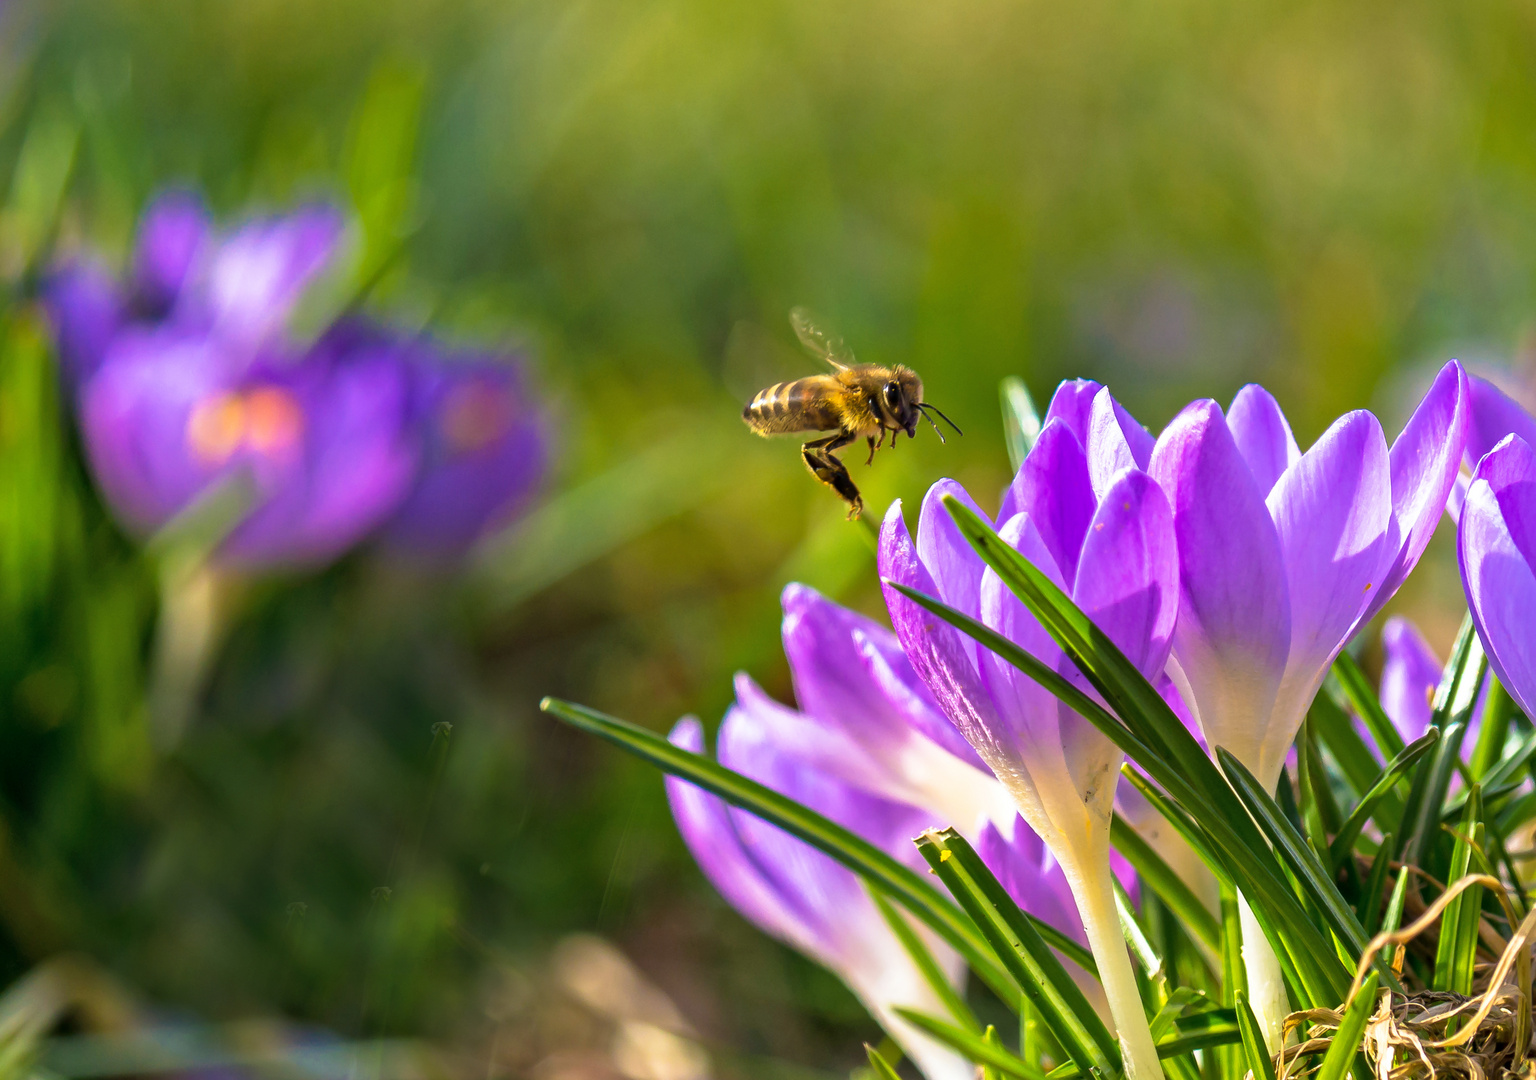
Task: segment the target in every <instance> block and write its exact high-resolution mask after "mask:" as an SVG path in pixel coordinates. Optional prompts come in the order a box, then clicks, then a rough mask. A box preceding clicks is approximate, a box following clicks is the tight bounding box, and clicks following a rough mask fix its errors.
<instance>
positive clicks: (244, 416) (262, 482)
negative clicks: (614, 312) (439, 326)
mask: <svg viewBox="0 0 1536 1080" xmlns="http://www.w3.org/2000/svg"><path fill="white" fill-rule="evenodd" d="M345 237H346V222H345V220H344V218H343V216H342V215H341V213H340V212H339V211H337V210H336V209H334V208H332V207H329V206H309V207H303V208H300V209H298V210H295V211H293V212H291V213H288V214H283V215H275V216H269V217H257V218H252V219H249V220H247V221H245V222H243V223H241V224H239V225H237V226H236V227H234V228H233V229H231V230H228V231H221V230H219V229H217V228H216V227H215V226H214V224H213V222H212V220H211V219H210V217H209V214H208V213H207V211H206V210H205V208H204V207H203V205H202V203H201V201H200V200H198V199H197V198H196V197H195V196H193V195H191V194H188V193H185V192H172V193H170V194H167V195H164V196H162V197H161V198H160V199H158V200H157V201H156V202H155V203H154V204H153V205H152V206H151V207H150V208H149V210H148V211H147V212H146V213H145V215H144V218H143V220H142V222H141V223H140V228H139V236H138V242H137V245H136V247H135V250H134V252H133V257H132V260H131V265H130V268H129V270H128V271H127V273H126V274H124V275H122V276H121V277H119V276H115V275H113V274H111V273H110V272H109V271H108V270H107V269H105V267H104V266H103V265H102V264H101V263H100V262H99V261H98V260H96V259H94V258H91V257H84V258H81V259H78V260H76V261H74V262H72V263H70V264H68V265H65V266H63V267H62V268H60V269H59V270H57V271H56V272H55V273H54V274H53V275H52V276H51V279H50V280H49V281H48V282H47V284H46V286H45V290H44V303H45V306H46V308H47V310H48V313H49V315H50V318H51V321H52V323H53V325H54V328H55V334H56V338H57V342H58V349H59V356H60V366H61V371H62V373H63V376H64V379H65V381H66V383H67V385H68V387H69V391H70V397H71V399H72V401H73V402H74V405H75V410H76V415H77V418H78V424H79V429H80V433H81V437H82V442H83V444H84V448H85V453H86V456H87V459H88V461H89V464H90V467H91V472H92V474H93V475H94V477H95V479H96V482H97V484H98V486H99V487H100V489H101V492H102V494H103V496H104V497H105V499H106V502H107V504H108V505H109V506H110V508H111V509H112V511H113V513H114V514H115V515H116V517H117V518H118V520H119V521H120V522H121V523H122V524H123V526H124V527H125V528H126V529H127V530H128V531H129V532H130V533H132V534H133V535H134V536H136V537H138V538H141V539H144V540H150V539H152V538H156V537H162V536H165V535H167V534H172V535H175V536H176V537H177V538H178V540H177V542H176V543H175V544H166V545H163V546H165V547H167V548H171V547H179V548H180V549H181V550H182V551H185V552H191V553H192V554H187V555H184V556H183V555H173V556H172V557H168V558H167V559H166V560H165V573H164V574H163V579H164V580H163V584H164V587H163V589H162V598H163V602H162V610H161V621H160V632H159V645H158V647H157V661H156V674H155V676H154V684H155V688H154V690H153V692H152V697H153V712H154V714H155V716H156V718H157V728H158V729H159V738H160V741H161V742H163V743H169V742H173V741H175V739H176V738H177V737H178V736H179V733H180V731H181V729H182V727H183V726H184V724H185V722H186V719H187V713H188V711H189V708H190V702H191V698H192V697H193V695H194V694H195V693H196V689H197V687H198V684H199V682H200V680H201V676H202V673H203V672H204V671H205V670H206V666H207V663H208V660H209V659H210V657H211V655H212V651H213V648H214V646H215V644H216V642H217V639H218V631H219V627H220V624H221V622H222V621H223V620H222V617H221V607H222V605H221V603H220V596H221V595H222V594H224V593H225V592H227V590H226V589H224V588H223V587H222V586H223V585H224V584H225V583H227V580H228V579H229V578H230V577H232V576H245V575H251V574H254V573H261V572H266V571H270V570H274V569H289V568H306V567H314V566H319V565H323V564H325V563H328V562H330V561H332V560H334V559H336V558H338V557H339V556H341V555H343V554H344V553H346V552H347V551H349V550H352V549H353V548H355V547H357V546H358V545H359V544H362V543H364V542H365V541H369V540H372V539H374V538H378V539H379V540H380V541H381V542H382V543H384V544H386V545H387V546H389V547H390V548H392V549H394V550H396V551H400V552H405V553H409V554H410V555H412V556H416V557H423V558H426V559H429V560H432V561H434V562H441V561H442V560H443V559H444V558H445V557H447V558H449V559H451V558H452V557H454V556H457V555H460V554H462V553H464V552H465V551H466V550H468V549H469V548H470V547H471V546H472V545H473V544H474V543H475V542H476V541H477V540H479V539H481V538H482V537H484V536H485V535H487V534H488V533H489V532H491V531H493V530H495V529H497V528H498V527H501V526H504V525H506V524H508V523H510V522H511V521H512V520H513V519H514V518H515V516H516V515H517V514H518V513H519V511H521V510H522V509H523V508H524V507H526V506H527V505H528V502H529V500H530V498H531V496H532V495H533V493H534V492H535V491H536V489H537V488H538V486H539V484H540V483H541V481H542V479H543V477H544V474H545V470H546V467H547V458H548V447H547V444H548V435H547V432H546V423H545V420H544V415H543V410H542V408H541V407H540V405H539V404H538V402H537V401H536V400H535V399H534V398H533V396H532V395H531V394H530V393H529V392H528V390H527V388H526V385H525V381H524V378H523V375H522V372H521V371H520V365H519V362H518V360H517V359H516V358H515V357H513V356H510V355H499V354H489V353H478V352H477V353H465V352H463V351H461V350H458V349H455V348H452V347H449V346H446V345H444V344H443V343H442V342H440V341H437V340H435V339H433V338H430V337H427V336H424V335H422V334H419V333H414V332H413V333H403V332H399V331H396V330H394V329H392V328H390V327H388V326H386V325H383V324H381V323H378V322H376V321H373V320H371V319H368V318H365V317H363V316H359V315H348V316H346V317H344V318H340V319H338V320H336V321H334V322H332V323H331V324H330V325H326V326H322V327H320V328H319V330H318V331H317V332H314V333H312V334H307V335H306V334H301V333H300V332H299V331H298V330H297V329H296V323H297V322H299V321H300V320H298V319H297V318H296V313H297V312H299V311H301V310H303V309H304V307H305V305H306V304H309V303H311V302H312V301H314V300H315V299H316V296H317V287H318V286H320V285H321V284H322V283H323V282H325V281H326V280H327V275H334V274H335V273H336V272H337V270H338V266H339V264H340V263H341V262H342V259H341V254H342V249H343V246H344V240H345ZM322 291H323V290H322ZM314 306H320V305H314Z"/></svg>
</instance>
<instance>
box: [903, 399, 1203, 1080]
mask: <svg viewBox="0 0 1536 1080" xmlns="http://www.w3.org/2000/svg"><path fill="white" fill-rule="evenodd" d="M1150 444H1151V439H1150V437H1149V436H1148V435H1147V434H1146V432H1145V431H1143V430H1141V428H1140V427H1139V426H1138V425H1136V423H1135V422H1134V421H1133V420H1132V419H1131V418H1130V417H1129V415H1128V414H1127V413H1126V412H1125V411H1124V410H1123V409H1122V408H1120V407H1119V406H1118V404H1117V403H1116V402H1115V401H1114V399H1113V398H1112V397H1111V396H1110V394H1109V392H1108V391H1107V390H1105V389H1103V388H1101V387H1098V386H1096V385H1095V384H1091V383H1084V382H1079V383H1067V384H1063V386H1062V387H1061V388H1060V389H1059V390H1058V391H1057V393H1056V395H1055V397H1054V398H1053V400H1052V402H1051V406H1050V408H1049V409H1048V410H1047V413H1046V417H1045V423H1044V426H1043V427H1042V429H1041V432H1040V436H1039V438H1038V440H1037V441H1036V443H1035V445H1034V447H1033V448H1032V449H1031V450H1030V452H1029V454H1028V456H1027V457H1026V458H1025V460H1024V462H1023V464H1022V465H1021V467H1020V469H1019V473H1018V475H1017V476H1016V477H1015V478H1014V481H1013V484H1012V485H1011V486H1010V488H1009V489H1008V491H1007V493H1006V494H1005V495H1004V497H1003V503H1002V510H1001V511H1000V513H999V519H1000V520H999V529H998V532H999V534H1000V535H1001V536H1002V538H1003V539H1004V540H1005V541H1006V542H1008V543H1009V544H1011V545H1013V546H1014V547H1015V548H1017V549H1018V550H1019V551H1020V552H1021V553H1022V554H1023V555H1024V556H1025V557H1026V558H1027V559H1029V560H1030V561H1031V562H1032V563H1034V564H1035V565H1036V566H1037V567H1039V568H1040V569H1041V570H1043V571H1045V573H1047V574H1048V575H1050V577H1051V578H1053V579H1054V580H1055V582H1056V583H1057V584H1058V585H1059V586H1060V587H1061V588H1062V589H1063V590H1064V591H1065V592H1066V593H1067V594H1068V595H1070V596H1071V597H1072V598H1073V599H1074V600H1075V601H1076V603H1077V604H1078V606H1079V607H1081V608H1082V609H1083V610H1084V611H1085V612H1086V613H1087V614H1088V616H1089V617H1090V618H1092V619H1093V620H1094V621H1095V622H1096V623H1097V624H1098V625H1099V627H1100V628H1101V629H1102V630H1104V632H1105V633H1107V634H1108V635H1109V636H1110V637H1111V638H1112V639H1113V640H1114V641H1115V643H1116V644H1117V645H1119V646H1120V648H1121V649H1122V650H1123V651H1124V652H1125V653H1126V655H1127V656H1128V657H1129V658H1130V659H1131V660H1132V662H1133V663H1135V664H1136V665H1137V667H1138V668H1140V669H1141V671H1142V672H1143V674H1145V675H1146V676H1147V677H1148V678H1150V679H1154V680H1155V679H1159V678H1160V677H1161V675H1162V671H1163V667H1164V665H1165V664H1166V662H1167V659H1168V650H1169V646H1170V643H1171V637H1172V634H1173V624H1174V616H1175V613H1176V611H1177V607H1178V596H1179V593H1178V559H1177V552H1176V549H1175V547H1174V534H1173V518H1172V515H1171V513H1170V511H1169V506H1168V501H1167V499H1166V498H1165V497H1164V495H1163V493H1162V491H1161V490H1160V489H1159V488H1158V486H1157V484H1156V483H1155V482H1154V481H1153V480H1152V478H1151V477H1150V476H1149V475H1148V474H1147V473H1146V472H1145V471H1144V466H1145V464H1146V462H1147V460H1148V458H1147V455H1148V452H1149V451H1150V449H1151V446H1150ZM945 496H952V497H954V498H955V499H957V500H959V501H961V502H963V503H965V504H966V505H968V506H970V507H971V508H972V509H973V510H975V512H976V513H978V514H980V513H981V512H980V511H979V510H976V508H975V504H974V503H973V502H972V500H971V499H970V497H969V496H968V495H967V494H966V493H965V491H964V490H963V489H962V488H961V487H960V486H959V485H958V484H955V483H954V482H953V481H947V480H946V481H940V482H939V483H938V484H935V485H934V486H933V487H932V488H931V489H930V490H929V492H928V495H927V497H926V498H925V499H924V501H923V507H922V511H921V514H920V516H919V519H918V532H917V539H916V542H915V543H914V542H913V540H912V538H911V536H910V535H909V533H908V531H907V527H906V523H905V522H904V521H903V519H902V515H901V506H900V503H897V504H895V505H893V506H892V507H891V510H890V512H889V513H888V514H887V515H886V518H885V522H884V525H883V526H882V528H881V533H880V553H879V564H880V574H881V577H882V578H883V579H885V580H886V581H887V582H888V585H887V588H886V602H887V605H888V606H889V608H890V612H891V622H892V625H893V626H894V627H895V630H896V636H897V638H898V639H899V640H900V641H901V644H902V647H903V648H904V649H905V651H906V653H907V656H908V658H909V659H910V660H911V662H912V666H913V668H914V669H915V670H916V671H917V673H918V674H919V675H920V676H921V677H922V679H923V681H924V682H926V683H927V684H928V687H929V690H930V691H931V692H932V694H933V696H934V698H935V700H936V701H938V703H939V704H940V706H941V707H942V708H943V709H944V712H945V713H946V715H948V717H949V718H950V720H951V721H952V722H953V723H954V724H955V726H956V727H957V728H958V729H959V731H960V732H961V734H963V735H964V736H965V738H966V740H967V741H968V742H970V743H971V745H972V746H974V747H975V748H976V751H977V753H978V754H979V755H980V756H981V758H982V760H983V761H985V762H986V763H987V765H988V766H989V767H990V768H991V769H992V771H993V773H994V774H996V776H997V777H998V779H999V780H1001V781H1002V783H1003V785H1004V786H1005V787H1006V788H1007V789H1008V791H1009V793H1010V794H1011V795H1012V796H1013V798H1014V801H1015V803H1016V804H1017V806H1018V809H1019V811H1020V812H1021V813H1022V814H1023V816H1024V819H1025V820H1026V821H1028V822H1029V824H1030V825H1031V826H1032V827H1033V828H1034V830H1035V831H1036V832H1037V833H1039V835H1040V836H1041V838H1042V839H1043V840H1044V841H1045V843H1046V844H1047V845H1048V846H1049V847H1050V849H1051V851H1052V853H1053V854H1054V855H1055V856H1056V859H1057V861H1058V862H1059V863H1060V864H1061V867H1062V869H1063V871H1064V872H1065V874H1066V877H1067V881H1068V882H1069V883H1070V885H1071V888H1072V893H1073V896H1074V898H1075V900H1076V903H1077V908H1078V911H1079V913H1080V915H1081V917H1082V921H1083V925H1084V928H1085V929H1086V931H1087V935H1088V941H1089V944H1090V947H1091V948H1092V950H1093V953H1094V958H1095V960H1096V961H1097V963H1098V968H1099V975H1100V978H1101V980H1102V982H1103V984H1104V989H1105V992H1106V995H1107V996H1108V999H1109V1007H1110V1011H1111V1012H1112V1013H1113V1015H1114V1019H1115V1023H1116V1027H1117V1028H1118V1030H1119V1033H1120V1037H1121V1040H1122V1044H1123V1046H1124V1050H1125V1061H1126V1067H1127V1070H1128V1073H1129V1074H1130V1075H1132V1076H1134V1077H1141V1078H1150V1077H1156V1076H1159V1075H1161V1067H1160V1066H1159V1064H1158V1060H1157V1055H1156V1051H1155V1050H1154V1048H1153V1045H1152V1038H1151V1034H1150V1032H1149V1030H1148V1028H1147V1023H1146V1019H1145V1014H1144V1012H1143V1009H1142V1003H1141V1000H1140V997H1139V996H1138V994H1137V990H1136V983H1135V978H1134V975H1133V973H1132V970H1131V966H1130V960H1129V957H1128V956H1127V954H1126V951H1125V944H1124V941H1123V939H1122V937H1121V934H1120V926H1119V918H1118V915H1117V914H1116V911H1115V898H1114V891H1113V887H1112V885H1111V882H1110V875H1109V873H1108V872H1107V871H1108V868H1109V848H1110V845H1109V821H1110V813H1111V808H1112V806H1113V803H1114V797H1115V788H1116V784H1117V781H1118V780H1119V774H1118V771H1117V770H1118V767H1119V764H1120V760H1121V754H1120V751H1119V749H1118V748H1117V747H1116V746H1115V745H1114V744H1113V743H1112V742H1110V741H1109V740H1108V739H1107V738H1106V737H1104V736H1103V735H1102V734H1101V733H1100V732H1099V731H1098V730H1097V729H1096V728H1094V727H1093V726H1092V725H1091V724H1089V723H1088V722H1087V721H1086V720H1084V719H1082V718H1081V717H1080V716H1078V715H1077V714H1076V713H1074V712H1072V711H1071V710H1070V709H1067V708H1066V707H1065V706H1063V705H1061V703H1060V702H1058V701H1057V700H1056V698H1055V697H1053V696H1052V695H1051V694H1050V693H1049V692H1048V691H1046V690H1045V689H1043V688H1042V687H1041V686H1040V685H1039V684H1037V683H1036V682H1034V680H1032V679H1030V678H1029V677H1028V676H1026V675H1025V674H1024V673H1023V672H1021V671H1019V670H1018V669H1016V668H1014V667H1013V666H1012V665H1010V664H1008V663H1007V662H1006V661H1004V660H1002V659H1001V658H999V657H998V656H996V655H995V654H993V653H992V652H990V651H989V650H985V649H982V648H981V647H980V646H979V645H977V644H976V643H975V642H974V641H972V640H971V639H970V638H968V637H966V636H964V635H963V634H961V633H960V632H959V631H957V630H955V629H953V628H951V627H950V626H949V625H948V624H947V623H944V622H942V621H940V620H939V619H937V618H936V617H934V616H932V615H930V614H929V613H928V612H927V611H925V610H924V609H922V608H921V607H919V606H918V605H917V604H915V603H913V602H911V601H910V600H908V599H907V598H906V597H904V596H903V595H902V594H900V593H899V592H897V591H895V590H894V589H892V588H890V584H899V585H904V586H908V587H910V588H914V589H916V590H918V591H920V592H923V593H927V594H928V595H930V596H935V597H937V598H939V599H940V600H942V601H944V603H946V604H948V605H949V606H951V607H954V608H957V609H959V610H960V611H962V612H964V613H965V614H967V615H969V616H971V617H972V618H975V619H979V620H980V621H982V622H983V623H985V624H987V625H988V626H990V627H992V628H993V629H995V630H997V631H998V632H1000V633H1002V634H1004V635H1005V636H1007V637H1009V638H1010V639H1012V640H1013V641H1014V642H1015V643H1017V644H1018V645H1020V646H1022V647H1023V648H1024V649H1025V650H1026V651H1027V652H1030V653H1032V654H1033V655H1035V656H1036V657H1038V658H1040V659H1042V660H1043V661H1045V662H1046V663H1048V664H1052V665H1054V666H1056V667H1057V668H1058V670H1061V671H1062V672H1063V673H1064V674H1066V675H1068V676H1069V677H1071V678H1074V679H1079V680H1080V679H1081V676H1080V675H1078V673H1077V672H1076V670H1075V668H1073V667H1072V665H1071V664H1070V662H1069V661H1067V660H1066V658H1065V657H1064V655H1063V654H1062V652H1061V650H1060V649H1059V648H1058V647H1057V646H1056V644H1055V642H1054V641H1053V640H1052V639H1051V638H1050V636H1049V635H1048V634H1047V633H1046V631H1045V629H1044V628H1043V627H1042V626H1040V624H1039V623H1038V622H1037V621H1036V620H1035V619H1034V617H1033V616H1032V615H1031V614H1030V613H1029V612H1028V610H1027V609H1026V608H1025V607H1024V605H1023V604H1022V603H1020V602H1019V600H1018V599H1017V598H1016V597H1014V595H1013V594H1012V592H1010V591H1009V590H1008V588H1007V586H1005V585H1004V584H1003V583H1002V580H1001V579H1000V578H999V577H998V576H997V574H996V573H994V572H993V571H992V570H991V569H990V568H988V567H987V566H986V565H985V564H984V563H983V562H982V561H981V559H980V558H979V557H978V556H977V555H976V553H975V552H974V550H973V549H972V548H971V546H970V544H969V543H967V542H966V540H965V539H964V538H963V537H962V536H961V535H960V532H959V530H958V529H957V528H956V526H955V524H954V522H953V520H952V519H951V517H950V515H949V512H948V511H947V510H946V509H945V508H944V506H943V503H942V501H941V500H942V499H943V498H944V497H945Z"/></svg>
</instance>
